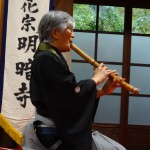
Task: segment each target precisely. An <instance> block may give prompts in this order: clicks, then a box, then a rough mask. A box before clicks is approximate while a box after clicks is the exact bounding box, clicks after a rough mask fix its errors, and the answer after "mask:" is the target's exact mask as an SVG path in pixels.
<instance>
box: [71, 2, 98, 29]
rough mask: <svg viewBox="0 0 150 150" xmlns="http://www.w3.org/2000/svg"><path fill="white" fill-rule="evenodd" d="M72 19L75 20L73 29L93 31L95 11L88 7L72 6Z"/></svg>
mask: <svg viewBox="0 0 150 150" xmlns="http://www.w3.org/2000/svg"><path fill="white" fill-rule="evenodd" d="M73 10H74V11H73V17H74V19H75V29H80V30H95V29H96V19H95V11H94V9H92V7H90V5H80V4H74V9H73Z"/></svg>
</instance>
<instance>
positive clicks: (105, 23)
mask: <svg viewBox="0 0 150 150" xmlns="http://www.w3.org/2000/svg"><path fill="white" fill-rule="evenodd" d="M98 27H99V31H112V32H123V30H124V8H122V7H112V6H100V13H99V25H98Z"/></svg>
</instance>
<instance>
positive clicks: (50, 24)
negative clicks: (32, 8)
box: [38, 10, 74, 42]
mask: <svg viewBox="0 0 150 150" xmlns="http://www.w3.org/2000/svg"><path fill="white" fill-rule="evenodd" d="M68 26H73V27H74V19H73V18H72V17H71V16H70V15H69V14H68V13H66V12H63V11H54V10H53V11H49V12H48V13H47V14H45V15H44V16H43V17H42V19H41V20H40V23H39V26H38V34H39V40H40V41H44V42H50V41H52V40H53V37H52V36H51V33H52V31H53V30H54V29H60V30H62V31H63V30H64V29H65V28H67V27H68Z"/></svg>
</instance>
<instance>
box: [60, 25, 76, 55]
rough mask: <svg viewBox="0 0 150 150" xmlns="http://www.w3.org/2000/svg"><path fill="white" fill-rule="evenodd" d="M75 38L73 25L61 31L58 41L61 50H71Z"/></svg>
mask: <svg viewBox="0 0 150 150" xmlns="http://www.w3.org/2000/svg"><path fill="white" fill-rule="evenodd" d="M73 38H74V32H73V27H72V26H69V27H67V28H66V29H64V31H60V33H59V38H58V41H57V42H58V43H59V50H60V51H61V52H68V51H70V45H71V43H72V40H73Z"/></svg>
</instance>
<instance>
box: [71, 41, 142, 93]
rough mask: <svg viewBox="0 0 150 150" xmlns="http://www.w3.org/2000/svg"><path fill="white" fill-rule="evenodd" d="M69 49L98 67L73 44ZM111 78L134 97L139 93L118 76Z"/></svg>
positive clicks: (97, 64) (96, 63)
mask: <svg viewBox="0 0 150 150" xmlns="http://www.w3.org/2000/svg"><path fill="white" fill-rule="evenodd" d="M70 47H71V49H73V50H74V51H75V52H76V53H78V54H79V55H80V56H81V57H83V58H84V59H85V60H86V61H87V62H89V63H90V64H91V65H93V66H94V67H98V66H99V63H98V62H96V61H95V60H94V59H92V58H91V57H90V56H88V55H87V54H86V53H85V52H83V51H82V50H81V49H80V48H79V47H77V46H76V45H75V44H73V43H72V44H71V46H70ZM110 76H111V77H112V78H114V79H115V80H116V82H117V83H119V84H120V85H121V86H122V87H123V88H125V89H126V90H128V91H130V92H132V93H133V94H134V95H137V94H138V93H139V89H138V88H136V87H134V86H132V85H130V84H128V83H127V82H125V81H123V80H122V79H121V78H120V77H119V76H115V75H110Z"/></svg>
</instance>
